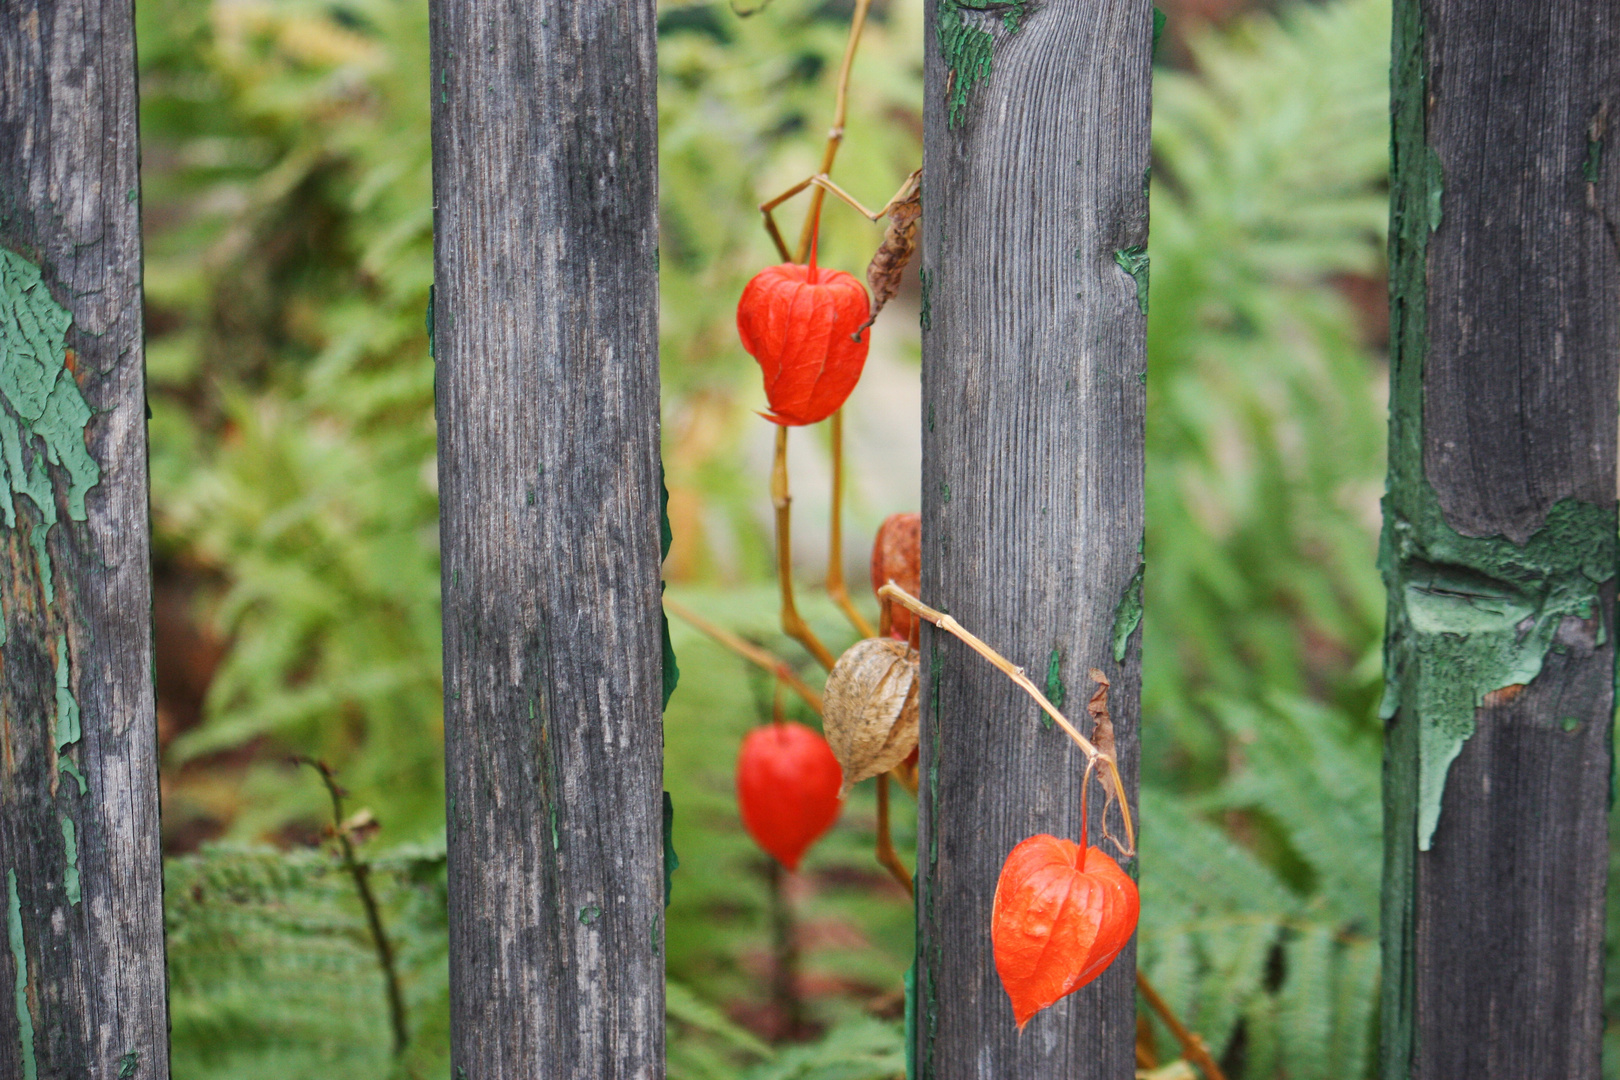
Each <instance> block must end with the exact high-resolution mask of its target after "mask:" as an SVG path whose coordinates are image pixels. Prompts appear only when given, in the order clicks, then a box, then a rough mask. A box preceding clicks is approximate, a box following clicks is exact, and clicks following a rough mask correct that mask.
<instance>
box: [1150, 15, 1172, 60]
mask: <svg viewBox="0 0 1620 1080" xmlns="http://www.w3.org/2000/svg"><path fill="white" fill-rule="evenodd" d="M1167 21H1168V20H1167V19H1166V17H1165V14H1164V12H1162V11H1160V10H1159V9H1158V8H1154V9H1153V51H1152V52H1151V53H1149V54H1148V63H1150V64H1151V63H1152V62H1153V61H1155V60H1157V59H1158V58H1159V39H1160V38H1162V37H1164V24H1165V23H1166V22H1167Z"/></svg>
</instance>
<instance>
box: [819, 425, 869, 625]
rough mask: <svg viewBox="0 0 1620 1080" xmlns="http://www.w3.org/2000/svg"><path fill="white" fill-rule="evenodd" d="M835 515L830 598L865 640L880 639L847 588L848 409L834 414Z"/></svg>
mask: <svg viewBox="0 0 1620 1080" xmlns="http://www.w3.org/2000/svg"><path fill="white" fill-rule="evenodd" d="M831 435H832V516H831V518H830V520H829V522H828V525H827V595H828V596H830V597H832V601H833V603H835V604H837V605H838V608H839V610H840V611H842V612H843V613H844V614H845V615H846V616H848V617H849V621H850V624H851V625H853V626H854V627H855V632H856V633H858V634H860V635H861V637H863V638H869V637H876V636H877V635H876V633H874V632H873V630H872V624H871V623H869V622H867V621H866V619H865V618H863V617H862V616H861V613H860V612H859V611H857V610H855V605H854V603H852V602H851V601H850V599H849V590H848V589H847V588H846V587H845V586H844V410H842V409H839V410H838V411H837V412H835V413H833V414H832V432H831Z"/></svg>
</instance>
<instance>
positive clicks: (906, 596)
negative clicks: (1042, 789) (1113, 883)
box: [878, 581, 1136, 856]
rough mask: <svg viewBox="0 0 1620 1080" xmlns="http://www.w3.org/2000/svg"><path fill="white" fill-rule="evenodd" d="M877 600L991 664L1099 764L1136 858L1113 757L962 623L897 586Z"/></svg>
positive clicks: (1021, 671)
mask: <svg viewBox="0 0 1620 1080" xmlns="http://www.w3.org/2000/svg"><path fill="white" fill-rule="evenodd" d="M878 597H879V599H882V598H885V597H886V598H888V599H890V600H892V601H894V602H895V603H897V604H899V605H900V606H902V607H904V608H906V609H907V610H908V611H910V612H911V613H912V614H914V615H916V616H917V617H918V618H920V619H922V620H924V621H925V622H929V623H932V624H934V625H935V626H937V627H939V628H940V629H941V630H944V631H945V632H946V633H948V634H951V635H953V636H954V637H956V638H958V639H960V640H961V641H962V642H963V643H964V644H966V645H967V646H968V647H969V648H970V649H972V650H973V651H974V652H976V653H978V654H979V655H980V656H982V657H984V658H985V659H986V660H988V661H990V663H991V664H993V665H994V666H995V667H996V668H997V670H999V671H1000V672H1001V673H1002V674H1003V675H1006V676H1007V678H1009V679H1011V680H1012V681H1013V682H1014V683H1016V684H1017V685H1018V687H1019V688H1020V689H1022V690H1023V691H1024V692H1025V693H1026V694H1028V695H1029V696H1030V697H1032V698H1034V699H1035V703H1036V704H1037V705H1039V706H1040V707H1041V708H1042V709H1043V710H1045V712H1046V714H1047V715H1048V716H1050V717H1051V718H1052V720H1053V722H1054V723H1056V724H1057V726H1058V727H1060V728H1062V729H1063V733H1064V734H1065V735H1067V736H1068V737H1069V738H1070V739H1071V740H1073V742H1074V744H1075V745H1076V746H1078V747H1079V748H1080V749H1081V751H1083V752H1084V753H1085V755H1086V762H1087V764H1088V765H1090V764H1091V763H1093V762H1097V761H1100V762H1102V763H1103V766H1104V768H1105V769H1106V771H1107V780H1106V782H1107V784H1108V785H1109V786H1110V787H1112V788H1113V791H1114V795H1115V797H1116V799H1117V801H1118V802H1119V813H1120V816H1121V817H1122V818H1123V819H1124V822H1125V843H1126V846H1125V848H1124V849H1122V853H1123V854H1124V855H1126V856H1131V855H1134V854H1136V826H1135V825H1134V824H1133V823H1132V821H1131V809H1130V804H1129V802H1127V801H1126V797H1125V779H1124V777H1122V776H1121V775H1120V772H1119V763H1118V762H1116V761H1115V760H1114V759H1113V757H1112V755H1109V754H1106V753H1104V752H1103V751H1102V750H1100V749H1098V748H1097V746H1096V745H1095V744H1094V743H1092V741H1091V740H1090V739H1088V738H1086V737H1085V736H1084V735H1082V734H1080V732H1079V730H1078V729H1077V728H1076V727H1075V726H1074V725H1073V724H1071V723H1070V722H1069V718H1068V717H1067V716H1064V715H1063V714H1062V713H1061V712H1059V711H1058V707H1057V706H1056V705H1053V704H1052V703H1051V702H1050V701H1048V700H1047V699H1046V695H1045V694H1043V693H1041V692H1040V690H1039V689H1037V688H1036V686H1035V684H1034V683H1032V682H1030V681H1029V676H1028V675H1025V674H1024V669H1023V668H1021V667H1018V666H1017V665H1016V664H1014V663H1012V662H1011V661H1010V660H1008V659H1007V658H1006V657H1004V656H1002V655H1001V654H1000V653H998V652H996V650H994V649H992V648H991V647H990V646H988V645H986V644H985V643H984V642H983V641H981V640H980V639H979V638H978V637H976V636H975V635H974V634H973V633H972V632H970V631H969V630H967V629H966V628H965V627H963V625H962V624H961V623H959V622H957V621H956V620H955V619H953V618H951V617H950V616H949V615H947V614H945V613H944V612H943V611H937V610H935V609H934V608H931V607H929V606H928V605H927V604H925V603H923V602H922V601H921V600H918V599H917V598H916V597H915V596H912V595H911V594H910V593H908V592H906V590H904V589H902V588H900V586H898V585H896V584H895V583H894V582H892V581H891V582H889V583H888V584H886V585H884V586H883V588H881V589H879V590H878Z"/></svg>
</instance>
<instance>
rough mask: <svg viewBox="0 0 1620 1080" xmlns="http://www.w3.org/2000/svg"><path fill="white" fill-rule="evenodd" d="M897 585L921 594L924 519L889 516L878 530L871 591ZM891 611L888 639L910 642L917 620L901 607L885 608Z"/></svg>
mask: <svg viewBox="0 0 1620 1080" xmlns="http://www.w3.org/2000/svg"><path fill="white" fill-rule="evenodd" d="M891 581H892V582H894V583H895V584H896V585H898V586H900V587H901V588H902V589H904V590H906V592H908V593H910V594H911V595H912V596H916V595H917V594H918V593H920V592H922V515H921V514H918V513H916V512H912V513H909V514H890V515H889V516H888V517H886V518H884V519H883V524H882V525H880V526H878V531H877V537H876V538H875V539H874V540H873V541H872V591H873V592H877V591H878V590H879V589H881V588H883V586H885V585H887V584H888V583H889V582H891ZM884 607H886V608H887V609H888V610H887V611H885V612H884V614H886V615H887V616H888V617H889V636H891V637H897V638H899V639H900V640H901V641H910V640H911V630H912V627H914V626H916V625H917V619H916V617H915V616H913V615H912V614H911V612H910V611H907V610H906V609H905V608H903V607H901V606H900V605H899V604H884Z"/></svg>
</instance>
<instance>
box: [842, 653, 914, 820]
mask: <svg viewBox="0 0 1620 1080" xmlns="http://www.w3.org/2000/svg"><path fill="white" fill-rule="evenodd" d="M823 695H824V701H823V709H822V730H823V731H824V732H825V733H826V735H827V742H828V743H829V744H830V745H831V746H832V750H833V754H834V755H835V756H836V757H837V758H838V763H839V764H840V765H841V766H843V769H844V791H845V792H846V793H847V792H848V791H849V789H850V787H851V786H853V785H855V784H858V783H860V782H861V781H862V780H865V779H866V778H867V777H869V776H877V775H878V774H880V773H886V772H888V771H889V770H890V769H893V768H894V767H895V766H896V765H899V764H900V763H901V762H903V761H904V760H905V759H906V758H907V757H908V756H910V754H911V751H912V750H914V749H916V746H917V652H916V650H914V649H911V648H909V647H908V646H907V645H906V643H905V642H903V641H896V640H894V639H893V638H867V639H866V640H864V641H857V642H856V643H855V644H854V645H852V646H850V648H849V650H848V651H847V652H845V653H844V655H843V656H841V657H839V658H838V663H837V665H835V666H834V667H833V669H832V674H830V675H828V676H827V687H826V690H825V691H823Z"/></svg>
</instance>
